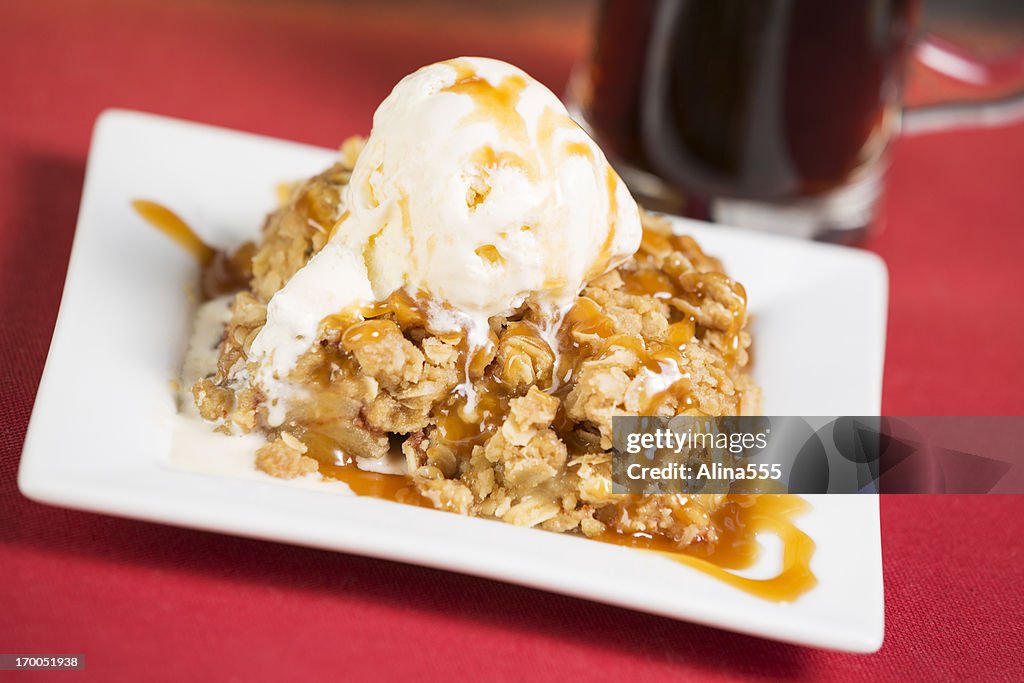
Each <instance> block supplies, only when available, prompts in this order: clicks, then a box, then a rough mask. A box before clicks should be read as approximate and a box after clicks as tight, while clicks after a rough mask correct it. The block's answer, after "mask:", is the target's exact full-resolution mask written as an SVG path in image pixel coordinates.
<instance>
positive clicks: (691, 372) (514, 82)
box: [136, 58, 813, 599]
mask: <svg viewBox="0 0 1024 683" xmlns="http://www.w3.org/2000/svg"><path fill="white" fill-rule="evenodd" d="M136 208H138V209H139V210H140V212H142V213H143V214H144V215H147V217H149V218H150V219H151V220H152V221H154V222H156V223H161V222H163V223H164V224H165V225H166V223H167V222H168V221H167V218H168V217H167V216H162V215H161V211H163V210H162V209H160V208H159V207H157V206H155V205H152V204H149V203H145V202H139V203H137V205H136ZM171 218H172V219H173V215H171ZM171 222H173V220H172V221H171ZM181 228H182V229H181V230H180V231H179V234H178V237H179V240H180V241H181V240H185V239H186V238H185V237H183V235H185V234H186V233H187V230H185V229H184V226H181ZM189 244H191V246H192V248H193V251H194V252H196V254H197V256H198V257H199V258H200V261H201V262H202V263H203V265H204V268H203V278H202V285H203V287H202V289H203V296H204V299H205V302H204V303H203V304H202V305H201V306H200V309H199V312H198V316H197V323H198V324H197V335H198V334H199V332H198V330H199V329H201V328H207V329H209V328H210V326H213V329H214V330H215V337H216V338H217V339H218V343H217V345H216V349H215V353H214V355H209V354H208V353H207V351H208V349H207V348H206V347H207V345H206V344H204V343H203V342H202V341H201V340H199V336H197V338H196V340H194V342H193V348H192V349H191V350H190V354H189V356H190V361H189V363H187V364H186V365H187V367H186V371H185V377H184V382H183V384H184V387H183V388H184V389H185V393H186V394H187V396H186V397H185V398H184V399H183V402H185V403H187V404H188V405H186V406H184V409H187V410H192V411H195V412H196V413H197V416H198V417H200V418H201V419H203V420H206V421H208V422H209V423H210V429H215V430H218V431H220V432H223V433H225V434H228V435H235V434H259V435H262V436H263V437H265V444H264V445H262V446H261V447H259V448H258V450H256V452H255V454H254V458H255V460H254V462H255V466H256V467H257V468H258V469H260V470H262V471H264V472H266V473H268V474H270V475H273V476H275V477H280V478H284V479H294V478H328V479H336V480H340V481H343V482H345V483H347V484H348V485H349V487H350V488H351V489H352V490H353V492H354V493H356V494H359V495H371V496H377V497H383V498H388V499H392V500H397V501H399V502H403V503H408V504H414V505H420V506H424V507H428V508H436V509H441V510H445V511H450V512H456V513H460V514H465V515H471V516H477V517H484V518H491V519H498V520H501V521H504V522H509V523H512V524H516V525H520V526H526V527H537V528H540V529H544V530H548V531H555V532H566V533H573V534H578V535H582V536H586V537H590V538H596V539H599V540H603V541H612V542H617V543H620V544H626V545H636V546H639V547H647V548H652V549H658V550H662V551H671V552H684V553H686V554H688V555H691V556H694V555H695V556H698V557H707V558H710V557H714V558H716V564H718V565H719V566H722V567H738V566H742V565H743V564H744V562H745V559H750V557H751V556H752V555H751V554H752V553H753V551H754V548H755V547H756V543H755V542H754V540H753V536H754V534H755V533H756V531H757V530H758V528H759V527H758V526H757V524H756V523H755V522H754V520H756V519H762V518H766V515H767V511H768V510H769V509H771V510H774V511H775V512H776V513H778V514H777V515H776V517H775V518H773V519H776V521H777V520H778V519H781V518H782V517H786V516H787V515H789V514H791V513H793V512H796V511H798V509H799V508H800V503H799V501H798V500H796V499H794V500H790V501H788V502H787V501H785V500H784V499H782V498H779V499H776V497H772V496H762V497H757V496H744V495H703V496H700V495H698V496H681V495H651V496H639V495H634V496H625V495H615V494H613V493H612V491H611V481H610V474H611V454H610V453H611V451H610V449H611V436H612V434H611V429H612V422H611V420H612V416H613V415H679V414H694V415H749V414H757V413H758V412H759V410H760V390H759V388H758V387H757V386H756V384H755V383H754V381H753V380H752V378H751V376H750V375H749V373H748V365H749V358H750V356H749V354H748V349H749V347H750V344H751V337H750V334H749V332H748V330H747V322H748V320H747V312H746V294H745V291H744V289H743V287H742V285H740V284H739V283H738V282H736V281H734V280H732V279H731V278H730V277H728V275H727V274H726V273H725V272H724V271H723V268H722V265H721V263H720V262H719V261H718V260H717V259H716V258H714V257H712V256H709V255H707V254H705V253H704V252H703V251H702V250H701V248H700V246H699V245H698V244H697V243H696V242H695V241H694V240H693V239H691V238H689V237H687V236H684V235H677V234H673V232H672V230H671V227H670V225H669V223H668V222H667V221H665V220H664V219H662V218H660V217H657V216H655V215H652V214H647V213H645V212H642V211H641V210H640V209H638V207H637V205H636V203H635V202H634V200H633V198H632V197H631V196H630V194H629V192H628V190H627V189H626V187H625V185H624V184H623V183H622V182H621V180H620V179H619V177H618V176H617V175H616V173H615V172H614V170H613V169H612V168H611V166H610V165H609V164H608V162H607V160H606V159H605V157H604V155H603V154H602V152H601V150H600V149H599V148H598V146H597V145H596V144H595V143H594V142H593V141H592V140H591V139H590V138H589V136H588V135H587V134H586V133H585V132H584V131H583V130H582V129H581V128H580V127H579V126H578V125H577V124H576V123H574V122H573V121H572V119H571V118H570V117H569V115H568V114H567V112H566V110H565V108H564V106H563V105H562V103H561V102H560V101H559V100H558V98H557V97H555V96H554V95H553V94H552V93H551V92H550V91H549V90H547V89H546V88H545V87H544V86H542V85H541V84H539V83H538V82H536V81H535V80H533V79H532V78H531V77H529V76H528V75H527V74H525V73H524V72H522V71H521V70H519V69H517V68H515V67H512V66H510V65H508V64H505V63H503V62H498V61H495V60H489V59H480V58H460V59H454V60H450V61H446V62H440V63H437V64H433V65H430V66H427V67H424V68H422V69H420V70H419V71H417V72H415V73H413V74H411V75H410V76H407V77H406V78H404V79H403V80H402V81H401V82H399V83H398V85H397V86H396V87H395V88H394V90H393V91H392V93H391V94H390V95H389V96H388V97H387V98H386V99H385V100H384V101H383V102H382V104H381V105H380V107H379V108H378V110H377V112H376V114H375V115H374V120H373V128H372V131H371V133H370V136H369V138H368V139H366V140H363V139H361V138H352V139H349V140H348V141H346V142H345V143H344V145H343V146H342V148H341V153H340V158H339V159H338V161H337V163H335V164H334V165H333V166H332V167H330V168H328V169H326V170H325V171H323V172H322V173H321V174H319V175H317V176H315V177H313V178H310V179H308V180H306V181H304V182H300V183H297V184H295V185H294V186H291V187H289V188H287V192H286V193H285V198H284V199H283V201H282V203H281V206H280V207H279V208H278V209H277V210H276V211H275V212H274V213H272V214H271V215H270V216H269V217H268V218H267V220H266V223H265V225H264V227H263V230H262V234H261V235H260V238H259V239H258V241H256V242H254V243H250V244H246V245H243V246H242V247H240V248H238V249H237V250H234V251H233V252H230V253H227V252H217V251H214V250H211V249H209V248H208V247H205V245H202V243H201V242H198V240H194V239H193V240H192V241H191V242H189ZM203 354H207V355H206V356H204V355H203ZM754 513H757V514H754ZM779 515H781V517H780V516H779ZM773 524H774V526H771V528H772V529H773V530H774V531H776V532H779V533H783V532H787V529H788V532H787V533H791V534H796V535H799V539H798V541H799V543H798V545H799V546H800V549H798V551H794V553H792V557H791V556H790V555H791V553H790V552H789V551H788V549H787V553H786V555H787V557H786V558H785V561H784V572H783V573H786V572H791V573H790V575H789V577H788V583H787V584H786V586H785V587H783V588H782V589H780V592H778V593H777V597H780V598H783V599H791V598H793V597H795V596H796V595H798V594H799V593H801V592H803V591H804V590H806V589H807V588H809V586H810V585H812V584H813V581H812V579H809V578H808V577H810V574H809V572H808V571H807V569H806V565H807V561H808V559H809V556H810V553H811V552H812V550H813V543H811V542H810V540H809V539H807V538H806V536H803V535H802V534H800V532H799V531H797V530H796V529H795V527H792V526H791V525H789V526H787V527H785V528H783V527H784V525H783V524H782V523H781V522H779V523H773ZM797 565H799V566H797ZM730 576H731V575H730ZM794 577H796V578H794ZM741 581H742V580H741Z"/></svg>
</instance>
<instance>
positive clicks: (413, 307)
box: [132, 199, 817, 602]
mask: <svg viewBox="0 0 1024 683" xmlns="http://www.w3.org/2000/svg"><path fill="white" fill-rule="evenodd" d="M132 207H133V208H134V209H135V210H136V212H138V214H139V215H140V216H142V218H144V219H145V220H146V221H147V222H148V223H149V224H150V225H152V226H153V227H154V228H156V229H157V230H159V231H160V232H162V233H163V234H165V235H166V236H168V237H170V238H171V239H172V240H174V241H175V242H177V243H178V244H179V245H180V246H182V247H183V248H184V249H186V250H187V251H188V252H189V253H190V254H192V255H193V256H194V257H195V259H196V261H197V262H198V263H199V265H200V266H201V267H202V269H203V294H204V296H205V297H206V298H207V299H208V298H212V297H214V296H218V295H220V294H225V293H229V292H232V291H237V290H239V289H242V288H244V287H245V284H246V282H247V280H248V277H249V273H248V269H247V267H246V264H247V263H248V262H249V261H251V258H252V245H251V244H247V245H243V246H242V247H241V248H239V249H238V250H237V251H236V252H235V253H234V254H226V253H225V252H223V251H219V250H216V249H214V248H213V247H211V246H209V245H207V244H206V243H205V242H203V240H202V239H200V238H199V237H198V236H197V235H196V233H195V232H194V231H193V230H192V229H191V228H190V227H189V226H188V225H187V224H186V223H185V222H184V221H183V220H182V219H181V218H180V217H179V216H178V215H177V214H175V213H174V212H173V211H171V210H170V209H167V208H166V207H163V206H161V205H160V204H157V203H155V202H151V201H147V200H141V199H140V200H136V201H134V202H132ZM658 238H661V239H664V238H663V237H662V236H660V235H647V234H645V239H648V240H650V239H658ZM627 286H628V287H630V288H632V289H635V290H637V291H643V292H646V293H650V294H655V295H656V294H659V293H661V292H665V294H666V295H669V296H671V295H672V294H676V292H674V291H672V289H673V287H672V286H671V284H670V283H668V282H663V281H662V280H661V278H657V277H654V276H650V277H646V278H637V279H636V280H633V281H627ZM588 303H592V302H589V300H587V299H582V300H581V308H580V309H579V310H577V311H575V312H574V313H575V316H576V317H577V318H578V319H577V320H576V321H575V322H576V323H577V324H579V325H581V326H583V327H586V328H587V330H588V331H591V332H594V333H597V334H598V335H599V336H600V337H605V336H606V335H607V332H608V331H607V330H605V328H607V327H608V325H607V324H606V321H605V320H603V316H601V315H600V310H599V308H596V307H595V310H589V309H587V310H584V309H586V307H587V304H588ZM388 312H393V313H394V314H395V315H396V317H398V319H399V321H404V322H406V323H407V324H408V323H412V322H419V323H420V324H425V322H426V321H425V318H424V316H423V312H422V311H421V310H420V307H419V306H418V304H417V302H416V301H414V300H413V299H411V298H410V297H408V295H405V294H396V295H394V296H392V297H391V298H390V299H389V300H387V301H385V302H381V303H378V304H373V305H371V306H369V307H367V309H366V310H365V311H363V312H362V314H363V316H365V318H368V320H365V322H362V323H360V324H359V325H357V326H353V328H352V329H349V330H348V331H347V333H346V334H347V337H348V339H347V342H348V344H358V343H359V342H360V341H361V340H362V338H363V337H364V336H365V337H367V338H369V337H372V336H373V335H374V334H377V333H378V330H377V328H378V327H380V326H381V323H379V322H378V321H376V320H374V318H375V317H377V316H379V315H383V314H385V313H388ZM325 322H326V321H325ZM337 322H338V323H341V322H342V321H337ZM349 322H350V321H345V323H349ZM677 325H681V323H677ZM689 325H690V324H689V323H687V324H686V325H685V326H689ZM339 326H345V327H347V326H348V324H344V325H341V324H339ZM602 332H605V334H601V333H602ZM730 332H732V331H730ZM734 334H735V333H734ZM524 335H526V332H524ZM691 335H692V327H691V328H689V329H688V330H686V331H685V333H682V334H681V335H680V341H681V340H682V339H683V338H689V337H690V336H691ZM527 336H528V335H527ZM670 336H671V335H670ZM673 345H674V344H671V345H670V348H671V346H673ZM671 350H673V351H674V350H675V349H671ZM495 389H497V387H495ZM499 394H500V392H498V391H495V392H493V396H494V397H495V400H497V401H498V402H499V403H500V402H501V399H500V397H499ZM486 395H488V396H490V395H492V392H486ZM455 407H456V406H455V405H454V404H453V406H451V407H450V408H449V409H448V410H446V411H443V414H441V415H439V418H441V420H440V421H439V428H440V429H442V430H446V431H449V432H451V434H450V436H451V437H452V440H453V441H456V442H457V441H461V440H465V441H466V442H475V441H476V440H478V439H479V437H480V436H482V435H483V434H482V433H481V432H483V431H487V430H486V429H481V427H480V426H479V425H478V426H476V429H475V430H470V429H468V428H467V427H468V425H467V424H464V423H463V422H462V421H461V420H458V419H456V411H455V410H454V408H455ZM500 408H501V406H495V412H500ZM486 426H490V425H486ZM303 441H304V443H305V444H306V446H307V449H308V451H307V455H309V456H310V457H312V458H314V459H315V460H316V461H317V464H318V468H319V471H320V474H321V476H323V477H324V478H325V479H329V480H336V481H340V482H343V483H345V484H346V485H348V487H349V488H350V489H351V490H352V492H353V493H354V494H356V495H357V496H369V497H372V498H378V499H381V500H389V501H393V502H397V503H402V504H405V505H414V506H418V507H426V508H431V509H434V506H433V504H432V503H431V501H430V500H428V499H427V498H425V497H424V496H422V495H421V494H420V493H419V492H418V491H417V490H416V488H415V487H414V485H413V483H412V480H411V479H410V478H409V477H407V476H405V475H395V474H379V473H375V472H367V471H365V470H361V469H359V468H358V467H357V466H356V465H355V464H354V463H353V462H351V460H350V459H346V458H345V456H344V454H343V453H341V452H340V451H339V450H338V449H337V448H336V447H335V446H334V444H333V443H332V442H331V441H330V439H327V438H326V437H319V435H317V434H315V433H307V434H306V435H304V436H303ZM809 507H810V506H809V505H808V503H806V502H805V501H804V500H803V499H801V498H799V497H797V496H790V495H774V494H736V495H732V496H731V497H730V501H729V503H728V504H727V505H725V506H724V507H723V508H722V510H720V511H719V512H718V513H716V516H715V522H716V526H717V527H718V528H719V529H720V530H721V533H720V537H719V541H718V543H717V544H716V545H715V546H714V548H713V550H709V548H708V547H707V546H706V545H704V544H701V543H694V544H692V545H691V546H689V547H687V548H684V549H682V550H680V549H678V548H677V547H675V545H673V544H672V543H671V542H670V541H668V540H667V539H665V538H663V537H659V536H652V535H648V534H635V535H628V534H623V533H617V532H613V531H608V532H606V533H604V534H603V535H601V536H599V537H597V538H596V539H594V540H597V541H600V542H602V543H610V544H612V545H618V546H624V547H628V548H636V549H640V550H646V551H649V552H655V553H658V554H659V555H661V556H663V557H666V558H668V559H671V560H673V561H675V562H678V563H680V564H684V565H687V566H689V567H692V568H694V569H697V570H699V571H701V572H703V573H705V574H707V575H709V576H712V577H714V578H715V579H717V580H719V581H722V582H723V583H726V584H728V585H730V586H732V587H734V588H737V589H739V590H741V591H744V592H745V593H748V594H750V595H753V596H756V597H758V598H762V599H764V600H771V601H776V602H790V601H793V600H795V599H797V598H798V597H800V596H801V595H803V594H804V593H806V592H807V591H809V590H810V589H811V588H813V587H814V586H815V585H817V579H816V578H815V576H814V574H813V573H812V572H811V569H810V561H811V557H812V556H813V554H814V549H815V544H814V541H813V540H812V539H811V538H810V537H809V536H808V535H807V534H805V533H804V532H803V531H801V530H800V529H798V528H797V527H796V525H795V524H793V521H792V518H793V517H794V516H796V515H799V514H801V513H803V512H805V511H807V510H808V509H809ZM760 533H768V534H773V535H775V536H777V537H778V538H779V539H780V540H781V541H782V546H783V551H782V552H783V557H782V569H781V570H780V572H779V573H778V574H777V575H776V576H774V577H772V578H768V579H750V578H746V577H742V576H739V575H737V574H734V573H733V571H732V570H742V569H746V568H749V567H751V566H753V565H754V563H755V562H757V560H758V557H759V555H760V547H759V545H758V543H757V535H758V534H760Z"/></svg>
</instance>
